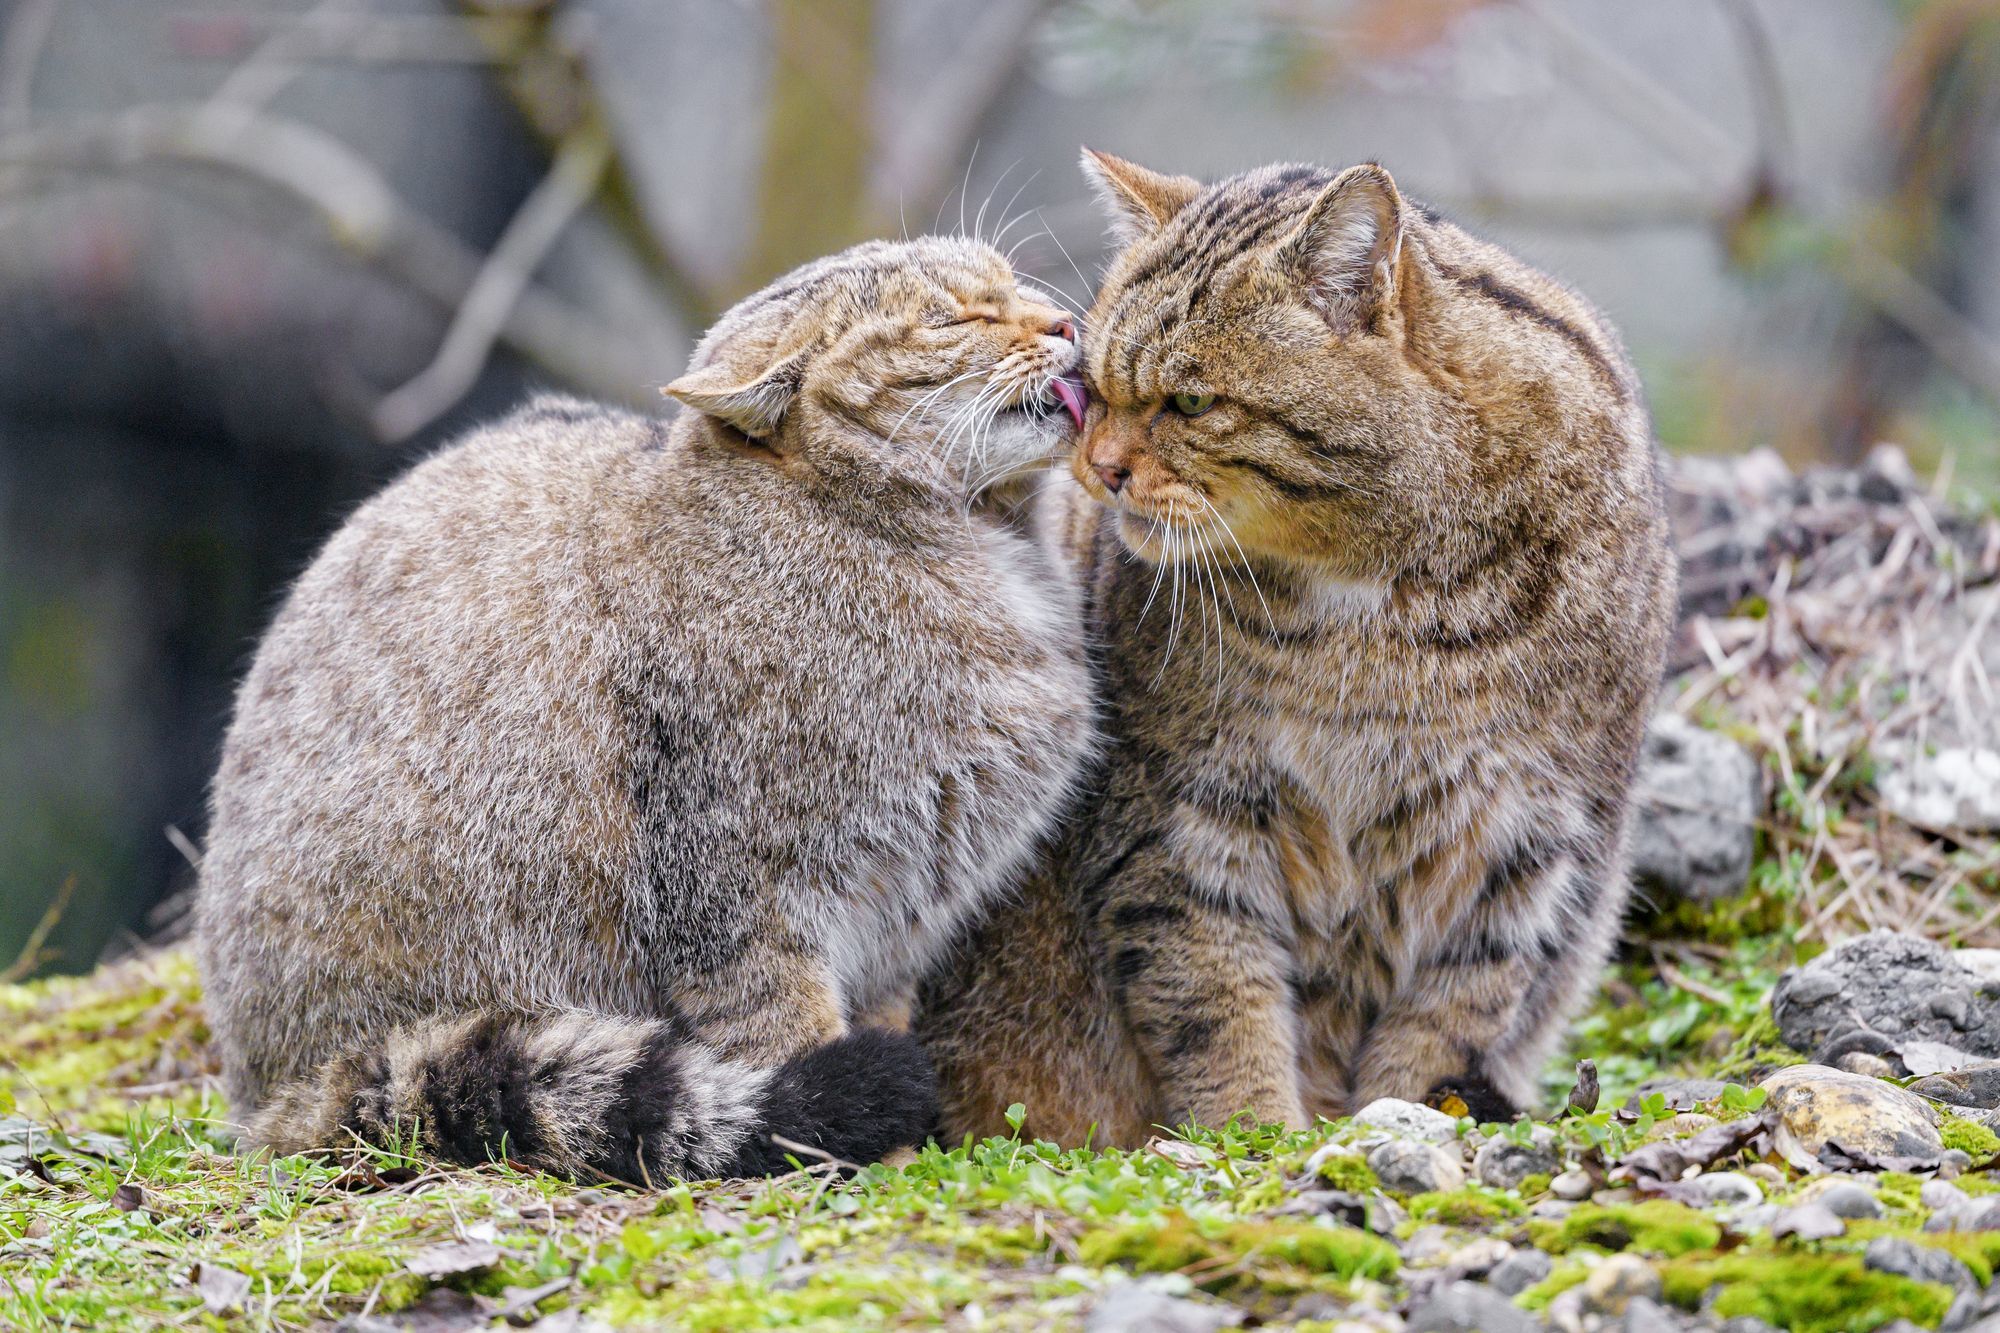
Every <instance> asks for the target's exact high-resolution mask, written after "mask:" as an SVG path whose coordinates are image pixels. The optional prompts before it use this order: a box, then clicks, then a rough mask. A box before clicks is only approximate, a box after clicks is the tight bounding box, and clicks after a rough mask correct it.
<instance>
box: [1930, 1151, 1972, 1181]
mask: <svg viewBox="0 0 2000 1333" xmlns="http://www.w3.org/2000/svg"><path fill="white" fill-rule="evenodd" d="M1971 1165H1972V1154H1971V1153H1969V1152H1967V1151H1965V1149H1963V1148H1946V1149H1945V1150H1944V1151H1943V1152H1941V1153H1939V1154H1938V1179H1939V1180H1955V1179H1957V1178H1958V1177H1959V1176H1960V1175H1962V1174H1963V1173H1964V1171H1965V1168H1967V1167H1968V1166H1971Z"/></svg>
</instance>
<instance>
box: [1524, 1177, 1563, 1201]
mask: <svg viewBox="0 0 2000 1333" xmlns="http://www.w3.org/2000/svg"><path fill="white" fill-rule="evenodd" d="M1553 1179H1555V1177H1553V1176H1551V1175H1549V1174H1548V1173H1547V1172H1546V1171H1537V1172H1535V1173H1534V1174H1533V1175H1531V1176H1522V1177H1521V1184H1520V1188H1519V1190H1518V1191H1517V1192H1518V1193H1519V1194H1520V1196H1521V1197H1522V1198H1523V1199H1533V1198H1537V1197H1539V1196H1540V1195H1543V1194H1547V1193H1548V1192H1549V1182H1550V1181H1551V1180H1553Z"/></svg>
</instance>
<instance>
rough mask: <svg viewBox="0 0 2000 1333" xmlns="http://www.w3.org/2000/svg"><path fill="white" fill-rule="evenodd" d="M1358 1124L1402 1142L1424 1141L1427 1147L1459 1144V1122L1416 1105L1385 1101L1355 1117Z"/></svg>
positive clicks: (1374, 1103)
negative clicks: (1430, 1145) (1429, 1145)
mask: <svg viewBox="0 0 2000 1333" xmlns="http://www.w3.org/2000/svg"><path fill="white" fill-rule="evenodd" d="M1354 1123H1355V1124H1356V1125H1357V1126H1359V1127H1361V1128H1363V1129H1373V1130H1378V1131H1380V1132H1381V1133H1384V1134H1393V1135H1395V1136H1396V1137H1397V1138H1399V1139H1421V1140H1423V1141H1424V1142H1426V1143H1456V1142H1457V1141H1458V1121H1456V1120H1454V1119H1452V1118H1451V1117H1450V1116H1448V1115H1446V1114H1445V1113H1444V1112H1443V1111H1439V1110H1436V1109H1434V1108H1432V1107H1429V1106H1422V1105H1419V1104H1418V1103H1416V1102H1406V1101H1401V1100H1399V1099H1397V1098H1395V1097H1382V1098H1379V1099H1377V1100H1375V1101H1372V1102H1370V1103H1368V1105H1366V1106H1364V1107H1362V1108H1361V1109H1360V1110H1359V1111H1356V1112H1355V1113H1354Z"/></svg>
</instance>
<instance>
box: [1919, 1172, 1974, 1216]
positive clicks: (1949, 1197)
mask: <svg viewBox="0 0 2000 1333" xmlns="http://www.w3.org/2000/svg"><path fill="white" fill-rule="evenodd" d="M1917 1202H1918V1203H1921V1204H1922V1205H1923V1206H1924V1207H1926V1208H1928V1209H1930V1210H1931V1211H1932V1212H1937V1211H1940V1210H1943V1209H1951V1208H1958V1207H1962V1206H1964V1205H1965V1204H1969V1203H1971V1202H1972V1196H1971V1195H1969V1194H1967V1193H1966V1192H1965V1191H1964V1190H1962V1189H1960V1188H1959V1187H1958V1186H1956V1185H1954V1184H1952V1183H1951V1182H1950V1181H1948V1180H1926V1181H1925V1182H1924V1183H1923V1187H1922V1188H1921V1189H1919V1190H1918V1191H1917Z"/></svg>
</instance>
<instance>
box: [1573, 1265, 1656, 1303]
mask: <svg viewBox="0 0 2000 1333" xmlns="http://www.w3.org/2000/svg"><path fill="white" fill-rule="evenodd" d="M1659 1294H1660V1275H1659V1274H1658V1273H1656V1272H1654V1271H1653V1266H1652V1265H1651V1264H1649V1263H1647V1262H1646V1261H1645V1260H1644V1259H1641V1258H1640V1257H1639V1256H1638V1255H1636V1254H1614V1255H1611V1256H1609V1257H1608V1258H1606V1259H1605V1261H1604V1262H1603V1263H1601V1264H1599V1265H1598V1266H1597V1267H1595V1268H1593V1269H1591V1270H1590V1276H1589V1277H1587V1278H1585V1279H1584V1280H1583V1308H1584V1309H1586V1310H1588V1311H1589V1312H1591V1313H1592V1314H1624V1313H1625V1307H1626V1306H1627V1305H1630V1304H1631V1303H1632V1298H1633V1297H1635V1296H1643V1297H1645V1298H1646V1299H1647V1300H1649V1301H1650V1300H1654V1299H1656V1298H1658V1296H1659Z"/></svg>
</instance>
